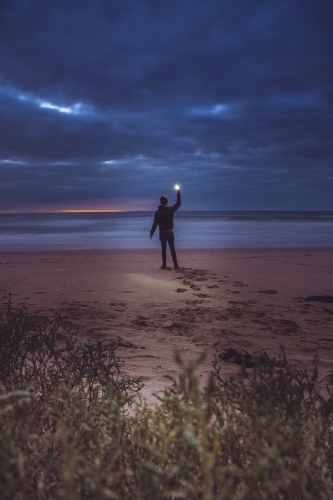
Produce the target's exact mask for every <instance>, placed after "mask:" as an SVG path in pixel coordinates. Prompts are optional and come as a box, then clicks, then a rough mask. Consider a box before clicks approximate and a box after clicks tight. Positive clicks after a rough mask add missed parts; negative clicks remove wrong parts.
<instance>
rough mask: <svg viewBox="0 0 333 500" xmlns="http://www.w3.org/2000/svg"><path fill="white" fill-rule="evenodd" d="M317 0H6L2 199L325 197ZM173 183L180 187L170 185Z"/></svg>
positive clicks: (209, 201) (126, 201) (322, 11)
mask: <svg viewBox="0 0 333 500" xmlns="http://www.w3.org/2000/svg"><path fill="white" fill-rule="evenodd" d="M332 21H333V12H332V6H331V2H329V1H326V0H319V1H318V2H316V3H313V2H310V1H307V0H302V1H301V0H282V1H280V2H278V3H277V2H276V1H273V0H271V1H267V0H266V1H259V0H254V1H251V2H248V1H247V0H236V1H235V2H217V1H215V0H206V1H205V2H203V1H202V0H200V1H198V0H197V1H196V0H191V1H189V0H182V1H173V0H169V1H168V2H165V1H157V0H154V1H153V0H151V1H148V0H146V1H143V0H137V1H136V2H132V1H129V0H123V1H122V2H118V1H117V2H116V1H110V0H98V1H96V2H89V1H87V0H84V1H82V0H80V1H78V0H72V1H71V2H67V1H64V0H59V1H57V2H43V1H41V0H39V1H35V2H30V1H28V0H11V1H7V2H4V1H3V2H1V3H0V44H1V47H2V50H1V53H0V68H1V69H0V111H1V134H0V181H1V184H0V210H5V209H16V208H22V209H24V208H25V209H28V208H29V207H30V208H46V207H47V206H49V207H52V208H57V207H58V208H60V207H73V208H74V207H75V206H80V207H83V206H94V207H98V206H100V207H104V208H105V207H107V206H109V207H110V208H112V207H116V206H117V207H121V208H126V207H129V208H135V209H139V208H143V209H150V208H152V209H153V208H154V207H155V203H156V202H155V200H156V198H158V196H159V194H160V191H161V192H165V191H167V189H170V191H171V189H172V184H173V182H180V183H181V184H182V186H183V190H184V194H186V197H185V199H186V201H187V207H188V208H191V209H195V208H198V209H210V208H214V209H228V208H230V209H237V208H239V209H247V208H248V209H251V208H253V209H260V208H262V209H265V208H267V209H269V208H271V209H278V208H280V209H284V208H285V209H293V208H294V209H298V208H299V209H307V208H308V209H316V208H318V209H332V207H333V206H332V201H331V191H332V181H333V172H332V160H333V134H332V132H333V87H332V82H333V34H332V29H331V26H332ZM169 194H171V192H170V193H169Z"/></svg>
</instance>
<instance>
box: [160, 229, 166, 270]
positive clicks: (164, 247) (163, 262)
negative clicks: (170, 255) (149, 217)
mask: <svg viewBox="0 0 333 500" xmlns="http://www.w3.org/2000/svg"><path fill="white" fill-rule="evenodd" d="M160 242H161V247H162V267H161V269H162V268H163V269H164V268H165V267H166V247H167V242H166V238H165V237H164V236H163V235H160Z"/></svg>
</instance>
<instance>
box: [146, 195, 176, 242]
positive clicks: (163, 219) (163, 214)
mask: <svg viewBox="0 0 333 500" xmlns="http://www.w3.org/2000/svg"><path fill="white" fill-rule="evenodd" d="M180 205H181V198H180V191H177V201H176V203H175V204H174V205H173V206H172V207H170V206H169V205H160V206H159V207H158V209H157V210H156V212H155V216H154V222H153V225H152V226H151V230H150V236H153V234H154V232H155V230H156V228H157V226H159V230H160V231H166V230H170V229H173V216H174V215H175V211H176V210H178V208H179V207H180Z"/></svg>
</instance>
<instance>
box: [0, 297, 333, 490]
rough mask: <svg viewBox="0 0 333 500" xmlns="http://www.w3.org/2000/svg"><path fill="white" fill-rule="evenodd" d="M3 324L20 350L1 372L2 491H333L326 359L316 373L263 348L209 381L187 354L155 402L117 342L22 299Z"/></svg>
mask: <svg viewBox="0 0 333 500" xmlns="http://www.w3.org/2000/svg"><path fill="white" fill-rule="evenodd" d="M43 321H44V323H43ZM1 324H2V327H1V328H2V330H1V335H5V334H6V331H8V332H9V333H10V335H12V338H13V340H12V344H11V345H12V346H14V345H15V346H16V350H17V352H12V351H11V349H10V348H9V347H8V346H9V344H6V347H5V349H7V351H6V352H7V353H8V352H9V354H11V355H12V358H11V359H10V360H6V359H5V360H4V361H5V363H6V361H8V363H9V364H8V365H7V366H6V367H5V368H4V369H3V371H2V372H1V373H2V375H1V377H4V378H2V383H3V384H4V386H6V389H5V387H3V388H2V389H1V394H0V498H1V499H15V500H16V499H22V500H23V499H24V500H30V499H31V500H32V499H41V500H48V499H50V500H51V499H52V500H54V499H68V500H69V499H71V500H76V499H77V500H79V499H80V500H81V499H101V500H104V499H108V498H112V499H119V500H120V499H121V500H122V499H129V500H132V499H133V500H134V499H136V500H139V499H140V500H148V499H149V500H150V499H154V500H155V499H156V500H159V499H170V500H178V499H181V498H185V499H189V500H192V499H193V500H199V499H200V500H213V499H226V500H228V499H237V500H240V499H244V500H245V499H246V500H257V499H258V500H259V499H260V500H261V499H265V500H266V499H276V500H280V499H284V500H287V499H288V500H289V499H290V500H307V499H316V500H317V499H320V500H328V499H332V498H333V493H332V491H333V481H332V480H333V478H332V474H333V472H332V471H333V421H332V420H333V397H332V394H331V393H330V394H329V396H328V397H326V398H324V397H323V396H322V394H321V391H320V384H319V379H318V368H317V365H318V360H317V359H314V362H313V366H312V369H311V370H309V371H306V370H302V369H299V368H297V367H293V366H291V365H289V364H288V363H287V361H286V359H285V360H284V361H285V362H283V363H279V364H277V363H276V362H275V360H274V359H271V358H269V357H268V356H267V355H264V358H265V359H263V358H261V359H260V363H258V364H257V365H255V366H254V368H251V369H246V368H245V367H243V369H242V370H241V372H240V374H239V375H238V376H237V377H232V378H224V377H222V375H221V369H220V366H221V365H220V364H219V362H218V361H216V362H215V366H214V372H213V374H212V377H211V378H210V381H209V383H208V384H207V387H206V388H204V389H202V388H201V387H200V384H199V381H198V379H197V377H196V376H195V369H196V366H197V364H198V363H200V361H201V360H198V361H197V362H196V363H193V364H192V365H189V366H186V365H184V364H183V362H182V360H181V359H180V357H179V356H178V362H179V363H180V365H181V371H180V374H179V376H178V377H177V378H175V379H171V380H170V387H169V388H168V389H167V390H165V391H164V393H163V394H162V395H161V396H160V397H159V398H158V399H157V403H156V406H155V407H154V408H151V407H147V406H146V404H145V403H144V402H142V401H140V400H138V399H137V400H134V399H133V398H132V393H133V391H136V390H138V389H139V388H140V381H138V380H132V379H130V378H128V377H125V378H123V376H122V375H121V371H120V368H119V367H120V360H119V359H118V357H117V356H116V354H115V349H116V347H117V345H116V344H112V349H111V347H110V345H109V348H110V350H108V349H105V347H106V344H104V343H103V342H101V341H99V340H98V339H93V340H92V341H91V343H86V344H80V343H79V341H78V340H77V339H75V338H74V337H71V336H70V331H69V329H68V326H66V325H65V326H64V325H63V323H62V322H61V320H60V319H59V320H56V322H53V323H51V324H50V323H48V322H47V321H46V320H45V319H43V318H42V319H41V318H33V317H31V316H29V315H28V313H27V311H26V310H25V309H22V308H21V309H20V310H18V311H13V308H12V307H11V305H10V306H9V308H8V307H7V311H5V312H4V313H3V316H2V323H1ZM23 332H24V334H23ZM58 335H59V336H58ZM34 337H35V340H32V339H33V338H34ZM66 338H67V339H68V342H67V341H66ZM36 346H37V347H36ZM103 346H104V347H103ZM50 353H51V354H50ZM1 356H3V353H2V352H1ZM35 358H36V359H35ZM15 360H16V361H15ZM95 361H96V362H95ZM45 365H46V366H45ZM8 366H10V369H9V368H8ZM11 370H12V371H11ZM15 370H17V372H15ZM26 373H28V375H29V377H28V378H26ZM40 377H41V378H42V382H40V380H39V378H40ZM48 379H49V380H48ZM8 391H9V392H8ZM134 393H135V392H134Z"/></svg>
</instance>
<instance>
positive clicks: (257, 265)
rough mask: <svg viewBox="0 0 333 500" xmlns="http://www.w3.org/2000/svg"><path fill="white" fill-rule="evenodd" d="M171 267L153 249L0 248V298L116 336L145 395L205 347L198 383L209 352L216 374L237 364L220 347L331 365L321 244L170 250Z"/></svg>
mask: <svg viewBox="0 0 333 500" xmlns="http://www.w3.org/2000/svg"><path fill="white" fill-rule="evenodd" d="M178 257H179V263H180V265H181V266H182V268H181V269H180V270H177V271H175V270H174V269H173V268H172V269H171V268H170V269H168V270H161V269H159V266H160V252H159V251H158V250H149V251H145V250H139V251H133V250H111V251H106V250H105V251H85V250H81V251H76V250H73V251H54V252H53V251H52V252H51V251H50V252H1V253H0V289H1V296H3V298H2V303H5V302H6V300H7V298H8V293H11V294H12V300H13V303H14V304H15V305H18V304H20V303H22V302H25V304H26V305H27V307H28V308H29V311H31V312H33V313H37V314H42V315H48V316H50V317H52V316H54V315H55V314H56V313H60V315H61V316H62V317H63V318H64V319H67V320H68V321H71V323H72V324H73V328H74V329H75V331H76V332H77V335H78V336H79V337H80V338H83V339H84V338H87V337H89V336H90V335H92V334H93V333H95V334H97V335H98V336H100V337H101V338H104V339H114V338H119V337H120V338H121V339H122V340H123V347H121V348H120V349H119V355H120V356H121V357H122V359H123V360H124V362H125V363H124V370H125V371H126V372H127V373H129V374H130V375H132V376H140V377H142V379H143V382H144V384H145V388H144V390H143V395H144V397H145V398H147V400H148V402H153V401H154V396H153V394H154V393H159V391H161V390H163V388H165V387H166V386H167V385H168V384H170V381H169V379H167V378H166V376H176V375H177V372H178V371H179V369H180V368H179V366H178V365H177V363H176V362H175V357H174V353H175V351H178V352H179V353H180V354H181V356H182V357H183V359H184V362H186V363H190V362H193V361H195V360H196V359H197V358H198V357H199V356H200V354H201V353H205V354H206V358H205V360H204V362H203V363H202V365H201V366H200V367H199V368H198V372H197V373H198V376H199V377H200V379H201V380H202V383H203V384H204V383H205V381H206V380H207V376H208V375H209V373H210V372H211V370H212V362H213V360H214V357H217V359H218V362H219V364H220V366H221V372H222V373H223V374H226V375H227V374H230V373H234V372H235V370H238V369H239V367H237V365H234V364H230V363H226V362H223V361H221V360H219V358H218V355H219V354H220V353H222V352H223V351H224V349H226V348H228V347H233V348H236V349H244V350H246V351H248V352H249V353H250V354H252V355H253V354H256V353H258V352H260V351H261V350H265V351H266V352H268V354H270V355H273V356H278V355H279V353H280V344H282V345H283V346H284V348H285V352H286V354H287V357H288V360H289V361H290V362H293V363H298V364H299V365H300V366H302V367H307V366H308V367H310V366H311V363H312V360H313V357H314V355H318V356H319V358H320V364H319V367H320V374H321V376H322V377H323V378H324V377H326V382H327V383H330V380H331V378H330V376H329V374H330V373H331V372H332V371H333V356H332V348H333V331H332V325H333V303H330V302H327V303H325V302H324V303H323V302H318V301H313V300H307V299H306V298H307V297H309V296H333V253H332V250H331V249H304V248H300V249H294V248H292V249H290V248H289V249H237V250H230V249H227V250H225V249H223V250H216V249H214V250H179V251H178Z"/></svg>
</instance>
